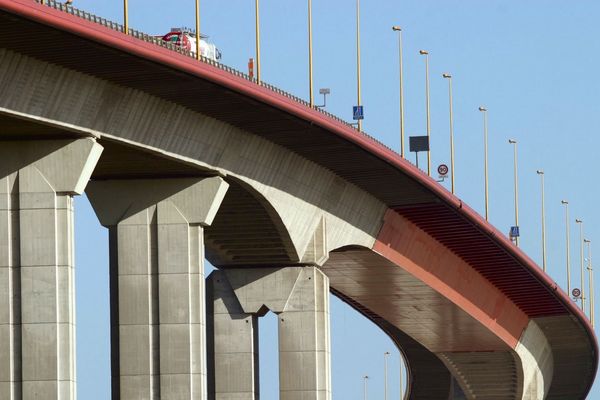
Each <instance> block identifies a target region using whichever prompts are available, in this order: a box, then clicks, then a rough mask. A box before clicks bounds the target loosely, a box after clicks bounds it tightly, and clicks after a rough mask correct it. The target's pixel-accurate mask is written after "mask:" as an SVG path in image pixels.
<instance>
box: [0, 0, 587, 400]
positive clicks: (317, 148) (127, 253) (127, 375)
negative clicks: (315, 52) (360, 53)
mask: <svg viewBox="0 0 600 400" xmlns="http://www.w3.org/2000/svg"><path fill="white" fill-rule="evenodd" d="M74 14H77V15H74ZM121 29H122V28H121V27H120V26H118V25H117V24H112V23H108V22H107V21H105V20H102V19H100V18H97V17H95V16H93V15H90V14H87V13H84V12H80V11H78V10H75V11H74V10H73V9H72V8H68V9H65V8H64V7H63V6H62V5H60V6H57V5H56V3H54V2H50V6H48V5H47V4H45V5H44V4H39V3H37V2H35V1H32V0H0V43H1V48H0V139H1V140H2V144H1V146H0V154H1V155H2V157H1V158H0V170H1V171H2V174H0V183H1V186H0V187H1V189H0V194H1V201H0V222H1V226H0V260H1V261H0V288H1V289H0V296H1V297H2V299H1V300H0V304H2V311H0V354H1V355H2V357H0V363H1V364H0V398H3V399H4V398H6V399H15V400H16V399H73V398H75V365H74V357H75V348H74V334H75V329H74V327H75V320H74V306H75V305H74V298H73V291H74V282H73V271H74V264H73V257H72V250H73V249H72V243H73V240H74V234H73V231H72V217H73V207H72V196H74V195H77V194H82V193H83V192H84V190H85V192H86V194H87V195H88V197H89V198H90V200H91V202H92V205H93V207H94V209H95V211H96V213H97V215H98V218H99V220H100V222H101V223H102V224H103V225H104V226H106V227H107V228H108V229H109V232H110V254H111V262H110V274H111V278H110V279H111V326H112V327H111V339H112V382H113V398H114V399H118V398H121V399H138V398H148V399H159V398H163V399H175V398H176V399H184V398H186V399H192V398H202V396H208V398H215V399H254V398H258V397H257V396H258V387H257V383H256V376H257V371H258V362H257V349H256V346H255V341H256V329H255V324H256V318H258V317H260V316H261V315H263V314H264V313H265V312H266V311H268V310H271V311H274V312H276V313H278V317H279V332H280V333H279V334H280V363H281V371H282V373H281V377H280V380H281V382H280V390H281V398H282V399H290V400H291V399H300V398H302V399H328V398H331V384H330V374H329V370H330V368H331V367H330V357H329V348H330V344H329V341H330V338H329V302H328V299H327V298H328V292H329V291H331V292H332V293H333V294H334V295H336V296H338V297H339V298H341V299H342V300H343V301H345V302H347V303H348V304H350V305H351V306H352V307H354V308H355V309H356V310H358V311H359V312H360V313H362V314H363V315H365V316H366V317H367V318H369V319H370V320H372V321H373V322H374V323H375V324H377V325H378V326H379V327H380V328H381V329H382V330H384V331H385V332H386V333H387V334H388V335H389V336H390V338H391V339H392V340H393V341H394V342H395V343H396V344H397V346H398V347H399V349H400V351H401V352H402V353H403V354H404V356H405V358H406V360H407V368H408V371H409V380H408V381H409V388H408V390H409V392H408V393H409V394H408V395H407V396H408V398H410V399H428V400H433V399H440V400H442V399H444V400H445V399H448V398H453V399H463V398H465V399H584V398H585V397H586V395H587V393H588V392H589V390H590V387H591V385H592V383H593V380H594V377H595V374H596V369H597V365H598V345H597V341H596V338H595V335H594V332H593V329H592V327H591V326H590V324H589V321H588V320H587V318H586V317H585V315H584V314H583V313H582V312H581V311H580V310H579V308H577V307H576V306H575V305H574V303H573V302H572V301H571V300H570V299H569V297H568V296H567V294H565V293H564V292H563V291H562V289H561V288H560V287H558V285H557V284H556V283H555V282H554V281H553V280H552V279H551V278H550V277H549V276H547V275H546V274H544V273H543V272H542V271H541V269H540V268H539V267H538V266H537V265H536V264H535V263H534V262H533V261H532V260H531V259H530V258H529V257H527V256H526V255H525V254H524V253H523V252H522V251H520V250H519V249H518V248H516V247H515V246H514V245H513V244H512V243H511V242H510V241H509V240H508V239H507V238H505V237H504V235H503V234H502V233H501V232H499V231H497V230H496V229H495V228H494V227H493V226H491V225H490V224H488V223H487V222H485V221H484V220H483V219H482V218H481V216H479V215H478V214H477V213H476V212H475V211H473V210H472V209H471V208H469V206H468V205H466V204H464V202H462V201H461V200H460V199H459V198H457V197H455V196H453V195H451V194H450V193H449V192H448V191H447V190H446V189H444V188H443V187H442V186H440V185H439V184H438V183H436V182H435V181H434V180H432V179H431V178H429V177H427V176H426V175H425V174H423V173H422V172H421V171H419V170H418V169H416V168H415V167H414V166H413V165H411V164H410V163H408V162H407V161H405V160H404V159H402V158H400V157H399V156H398V155H397V154H396V153H395V152H393V151H392V150H390V149H388V148H386V147H385V146H384V145H382V144H381V143H378V142H377V141H376V140H375V139H373V138H372V137H369V136H368V135H365V134H363V133H361V132H358V131H357V130H355V129H354V128H353V127H351V126H349V125H348V124H346V123H345V122H343V121H341V120H339V119H337V118H335V117H334V116H332V115H329V114H327V113H324V112H322V111H320V110H318V109H315V108H311V107H310V106H308V104H307V103H306V102H304V101H302V100H300V99H298V98H295V97H293V96H291V95H289V94H286V93H284V92H282V91H280V90H278V89H276V88H274V87H271V86H269V85H265V84H258V83H256V82H254V81H252V80H250V79H249V78H248V77H247V76H245V75H244V74H242V73H239V72H237V71H234V70H232V69H230V68H227V67H225V66H223V65H220V64H217V63H215V62H211V61H209V60H205V61H197V60H195V59H193V58H191V57H189V55H186V54H182V53H180V52H176V51H174V50H173V49H169V48H165V47H164V46H160V45H158V44H157V43H155V42H154V41H153V40H152V39H151V38H149V37H148V36H147V35H144V34H141V33H139V32H134V31H132V32H130V33H131V34H130V35H125V34H124V33H123V32H121V31H120V30H121ZM204 257H206V258H207V259H208V260H209V261H210V262H211V263H212V264H213V265H215V266H216V267H217V268H218V269H219V271H217V272H215V273H214V274H211V276H209V277H208V278H207V280H206V282H207V295H206V301H205V296H204V291H205V289H204V281H205V280H204V270H203V260H204ZM79 262H85V260H79ZM205 308H206V309H207V312H206V313H205ZM206 332H207V333H206Z"/></svg>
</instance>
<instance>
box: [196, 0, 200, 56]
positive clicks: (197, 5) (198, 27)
mask: <svg viewBox="0 0 600 400" xmlns="http://www.w3.org/2000/svg"><path fill="white" fill-rule="evenodd" d="M199 59H200V0H196V60H199Z"/></svg>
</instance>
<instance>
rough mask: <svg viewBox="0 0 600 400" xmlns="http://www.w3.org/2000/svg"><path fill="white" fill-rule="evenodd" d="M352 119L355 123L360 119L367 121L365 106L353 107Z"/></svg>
mask: <svg viewBox="0 0 600 400" xmlns="http://www.w3.org/2000/svg"><path fill="white" fill-rule="evenodd" d="M352 118H353V119H354V120H355V121H358V120H360V119H365V113H364V109H363V106H354V107H352Z"/></svg>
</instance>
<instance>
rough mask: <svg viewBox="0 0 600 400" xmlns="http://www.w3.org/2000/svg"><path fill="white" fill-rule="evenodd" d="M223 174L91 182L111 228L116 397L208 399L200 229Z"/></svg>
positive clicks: (222, 187) (218, 196)
mask: <svg viewBox="0 0 600 400" xmlns="http://www.w3.org/2000/svg"><path fill="white" fill-rule="evenodd" d="M227 187H228V185H227V183H225V182H224V181H223V180H222V179H221V178H218V177H215V178H206V179H170V180H133V181H131V180H126V181H100V182H92V183H91V184H90V187H89V189H88V191H87V193H88V196H89V198H90V200H91V202H92V205H93V207H94V210H95V211H96V213H97V215H98V217H99V219H100V222H101V223H102V224H103V225H104V226H107V227H108V228H109V230H110V234H109V235H110V256H111V266H110V268H111V271H110V275H111V277H110V280H111V289H110V290H111V326H112V334H111V343H112V375H113V376H112V383H113V388H112V392H113V395H112V397H113V399H157V400H158V399H161V400H170V399H177V400H179V399H203V398H206V358H205V357H206V350H205V349H206V344H205V343H206V339H205V307H204V298H205V294H204V240H203V229H204V228H203V227H204V226H206V225H210V224H211V222H212V220H213V218H214V216H215V214H216V212H217V210H218V208H219V206H220V204H221V201H222V200H223V198H224V196H225V193H226V191H227Z"/></svg>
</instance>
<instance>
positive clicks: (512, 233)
mask: <svg viewBox="0 0 600 400" xmlns="http://www.w3.org/2000/svg"><path fill="white" fill-rule="evenodd" d="M519 236H521V235H520V233H519V227H518V226H511V227H510V237H511V238H518V237H519Z"/></svg>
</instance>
